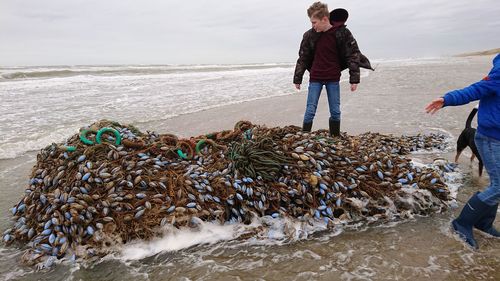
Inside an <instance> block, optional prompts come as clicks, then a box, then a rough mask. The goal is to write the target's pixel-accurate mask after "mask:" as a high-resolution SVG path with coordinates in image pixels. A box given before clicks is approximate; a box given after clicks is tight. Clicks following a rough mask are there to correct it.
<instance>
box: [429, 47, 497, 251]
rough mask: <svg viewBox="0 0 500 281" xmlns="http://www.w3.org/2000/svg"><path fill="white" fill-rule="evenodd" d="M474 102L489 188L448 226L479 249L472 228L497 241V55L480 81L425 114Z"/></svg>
mask: <svg viewBox="0 0 500 281" xmlns="http://www.w3.org/2000/svg"><path fill="white" fill-rule="evenodd" d="M476 100H479V109H478V113H477V125H478V126H477V131H476V136H475V138H474V142H475V143H476V146H477V149H478V151H479V155H481V159H482V160H483V163H484V166H485V167H486V171H487V172H488V176H489V177H490V185H489V186H488V187H487V188H486V189H485V190H484V191H482V192H477V193H475V194H474V195H473V196H472V197H471V198H470V199H469V201H468V202H467V204H465V206H464V208H463V209H462V212H461V213H460V215H459V216H458V218H456V219H455V220H453V222H452V224H451V225H452V227H453V229H454V230H455V232H456V233H458V235H460V237H461V238H462V239H463V240H465V242H467V243H468V244H469V245H470V246H471V247H473V248H475V249H478V248H479V247H478V245H477V242H476V240H475V239H474V235H473V231H472V230H473V229H474V228H476V229H478V230H480V231H482V232H485V233H487V234H489V235H491V236H493V237H497V238H498V237H500V232H499V231H498V230H497V229H495V227H494V225H493V222H494V221H495V217H496V215H497V211H498V203H499V202H500V54H498V55H497V56H496V57H495V58H494V59H493V68H492V69H491V71H490V73H489V74H488V76H486V77H485V78H484V79H483V80H482V81H479V82H476V83H474V84H472V85H470V86H469V87H466V88H464V89H461V90H454V91H451V92H449V93H447V94H446V95H444V96H443V97H440V98H437V99H435V100H433V101H432V102H431V103H430V104H428V105H427V107H426V108H425V110H426V111H427V113H431V114H434V113H435V112H436V111H438V110H440V109H441V108H443V107H446V106H457V105H463V104H467V103H469V102H471V101H476Z"/></svg>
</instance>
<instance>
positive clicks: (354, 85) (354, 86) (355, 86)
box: [351, 84, 358, 92]
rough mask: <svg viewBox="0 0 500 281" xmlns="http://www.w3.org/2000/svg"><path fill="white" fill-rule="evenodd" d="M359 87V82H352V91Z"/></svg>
mask: <svg viewBox="0 0 500 281" xmlns="http://www.w3.org/2000/svg"><path fill="white" fill-rule="evenodd" d="M357 88H358V84H351V92H354V91H356V89H357Z"/></svg>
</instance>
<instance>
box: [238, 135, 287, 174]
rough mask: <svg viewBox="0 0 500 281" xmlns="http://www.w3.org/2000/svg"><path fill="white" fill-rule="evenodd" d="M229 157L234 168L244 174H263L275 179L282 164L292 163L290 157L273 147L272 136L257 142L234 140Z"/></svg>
mask: <svg viewBox="0 0 500 281" xmlns="http://www.w3.org/2000/svg"><path fill="white" fill-rule="evenodd" d="M229 159H230V160H231V161H232V162H233V169H234V170H237V171H238V172H239V173H241V174H242V175H243V176H246V177H251V178H256V177H257V176H261V177H262V178H263V179H265V180H273V179H274V178H275V177H276V176H277V175H278V174H279V172H280V171H281V168H282V166H284V165H287V163H290V159H289V158H287V157H286V156H284V155H282V154H279V153H278V152H276V151H275V150H274V149H273V141H272V140H271V139H270V138H263V139H261V140H259V141H256V142H253V141H249V140H244V141H243V142H241V143H238V142H233V143H232V144H231V147H230V148H229Z"/></svg>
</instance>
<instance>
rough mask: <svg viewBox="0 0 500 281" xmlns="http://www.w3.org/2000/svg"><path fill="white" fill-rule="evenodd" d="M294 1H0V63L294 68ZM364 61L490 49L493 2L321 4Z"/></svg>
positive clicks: (299, 24) (494, 42)
mask: <svg viewBox="0 0 500 281" xmlns="http://www.w3.org/2000/svg"><path fill="white" fill-rule="evenodd" d="M313 2H314V1H303V0H293V1H290V0H288V1H285V0H274V1H269V0H252V1H248V0H247V1H243V0H242V1H235V0H191V1H181V0H179V1H172V0H143V1H131V0H54V1H52V0H44V1H40V0H12V1H8V0H0V65H3V66H7V65H62V64H66V65H70V64H212V63H259V62H294V61H295V60H296V59H297V51H298V46H299V43H300V40H301V38H302V34H303V32H304V31H305V30H307V29H308V28H310V23H309V19H308V18H307V14H306V9H307V7H309V5H311V4H312V3H313ZM325 3H327V4H328V5H329V8H330V9H333V8H336V7H343V8H346V9H348V10H349V13H350V18H349V20H348V22H347V25H348V27H349V29H350V30H351V31H352V32H353V34H354V35H355V37H356V39H357V40H358V44H359V46H360V48H361V50H362V52H363V53H365V54H366V55H367V56H368V57H369V58H371V59H377V58H406V57H428V56H439V55H449V54H456V53H461V52H467V51H476V50H485V49H491V48H498V47H500V36H499V35H500V3H499V1H498V0H475V1H470V0H454V1H451V0H418V1H417V0H412V1H401V0H377V1H367V0H364V1H362V0H343V1H325Z"/></svg>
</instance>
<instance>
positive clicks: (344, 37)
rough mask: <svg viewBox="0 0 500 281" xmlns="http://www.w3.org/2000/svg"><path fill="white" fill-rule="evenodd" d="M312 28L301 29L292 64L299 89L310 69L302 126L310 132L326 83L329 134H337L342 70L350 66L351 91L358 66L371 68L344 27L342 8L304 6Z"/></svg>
mask: <svg viewBox="0 0 500 281" xmlns="http://www.w3.org/2000/svg"><path fill="white" fill-rule="evenodd" d="M307 15H308V16H309V18H310V20H311V24H312V29H310V30H308V31H307V32H306V33H304V36H303V39H302V42H301V43H300V50H299V59H298V60H297V64H296V66H295V74H294V77H293V83H294V84H295V87H296V88H297V89H299V90H300V85H301V84H302V77H303V76H304V72H305V71H306V70H309V73H310V80H309V88H308V94H307V105H306V112H305V114H304V123H303V126H302V130H303V131H304V132H310V131H311V128H312V123H313V119H314V115H315V114H316V109H317V107H318V101H319V96H320V94H321V90H322V88H323V86H325V87H326V93H327V96H328V105H329V109H330V119H329V128H330V135H331V136H339V135H340V87H339V80H340V75H341V71H342V70H344V69H346V68H349V82H350V84H351V91H355V90H356V88H357V85H358V84H359V82H360V81H359V80H360V79H359V74H360V71H359V68H360V67H364V68H367V69H372V67H371V65H370V62H369V61H368V59H367V58H366V57H365V56H363V55H362V54H361V52H360V51H359V48H358V44H357V43H356V40H355V39H354V37H353V36H352V34H351V32H350V31H349V30H348V29H347V28H346V26H345V24H344V23H345V22H346V20H347V18H348V16H349V14H348V13H347V11H346V10H344V9H335V10H333V11H332V13H328V6H327V5H326V4H324V3H321V2H315V3H314V4H312V5H311V6H310V7H309V9H307Z"/></svg>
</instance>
